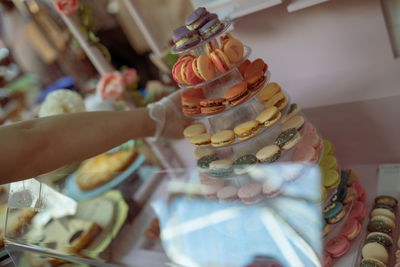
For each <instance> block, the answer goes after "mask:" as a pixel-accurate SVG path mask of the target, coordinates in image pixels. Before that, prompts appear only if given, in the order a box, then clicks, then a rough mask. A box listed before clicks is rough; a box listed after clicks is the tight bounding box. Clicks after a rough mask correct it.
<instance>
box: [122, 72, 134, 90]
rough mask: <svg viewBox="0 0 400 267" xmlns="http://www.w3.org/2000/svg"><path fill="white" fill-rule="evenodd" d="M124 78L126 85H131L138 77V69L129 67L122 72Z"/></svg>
mask: <svg viewBox="0 0 400 267" xmlns="http://www.w3.org/2000/svg"><path fill="white" fill-rule="evenodd" d="M122 78H123V80H124V84H125V86H129V85H131V84H133V83H135V82H136V81H137V79H138V75H137V72H136V69H134V68H130V69H127V70H126V71H124V72H123V73H122Z"/></svg>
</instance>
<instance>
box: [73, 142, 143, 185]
mask: <svg viewBox="0 0 400 267" xmlns="http://www.w3.org/2000/svg"><path fill="white" fill-rule="evenodd" d="M136 156H137V152H136V149H134V148H129V149H127V150H120V151H116V152H114V153H103V154H100V155H98V156H96V157H93V158H90V159H87V160H85V161H83V162H82V164H81V165H80V166H79V168H78V170H77V171H76V174H75V182H76V184H77V185H78V186H79V188H80V189H81V190H91V189H94V188H97V187H99V186H102V185H104V184H106V183H108V182H109V181H111V180H112V179H113V178H115V177H116V176H117V175H118V174H119V173H120V172H122V171H124V170H125V169H126V168H127V167H128V166H129V165H130V164H131V163H132V162H133V161H134V160H135V158H136Z"/></svg>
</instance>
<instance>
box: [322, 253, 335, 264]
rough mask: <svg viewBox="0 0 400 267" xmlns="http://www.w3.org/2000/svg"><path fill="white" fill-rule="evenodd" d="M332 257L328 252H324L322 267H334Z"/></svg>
mask: <svg viewBox="0 0 400 267" xmlns="http://www.w3.org/2000/svg"><path fill="white" fill-rule="evenodd" d="M332 262H333V260H332V257H331V255H329V253H328V252H326V251H324V255H323V257H322V266H323V267H331V266H332Z"/></svg>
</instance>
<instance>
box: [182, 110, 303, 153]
mask: <svg viewBox="0 0 400 267" xmlns="http://www.w3.org/2000/svg"><path fill="white" fill-rule="evenodd" d="M280 118H281V112H280V111H279V110H278V109H277V108H276V107H274V106H273V107H269V108H267V109H265V110H264V111H262V112H261V113H260V114H259V115H258V116H257V117H256V119H255V120H251V121H246V122H244V123H241V124H239V125H237V126H236V127H235V128H234V129H233V130H223V131H220V132H217V133H215V134H213V135H211V134H209V133H207V131H206V128H205V126H204V125H203V124H192V125H190V126H188V127H187V128H185V130H184V131H183V135H184V136H185V137H186V138H187V139H188V140H189V141H190V143H191V144H192V145H193V146H195V147H207V146H212V147H224V146H228V145H230V144H232V143H233V142H235V140H236V139H237V140H239V141H245V140H248V139H250V138H253V137H255V136H256V135H257V134H258V133H259V132H260V130H261V129H266V128H269V127H271V126H272V125H274V124H275V123H277V122H278V121H279V119H280ZM283 132H286V133H287V134H282V137H283V138H286V139H287V138H291V137H292V136H291V134H295V135H296V134H297V131H296V129H294V130H291V131H289V129H287V130H285V131H283ZM296 137H298V138H299V137H300V136H299V134H297V135H296ZM286 139H283V140H282V141H280V142H283V141H285V140H286ZM296 140H297V139H296ZM293 145H295V143H293ZM282 146H284V145H281V147H282ZM291 147H292V146H291V145H287V144H286V145H285V146H284V148H283V149H286V150H287V149H290V148H291Z"/></svg>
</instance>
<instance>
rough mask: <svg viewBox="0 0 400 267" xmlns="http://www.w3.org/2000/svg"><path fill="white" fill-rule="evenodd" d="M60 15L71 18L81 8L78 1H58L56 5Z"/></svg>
mask: <svg viewBox="0 0 400 267" xmlns="http://www.w3.org/2000/svg"><path fill="white" fill-rule="evenodd" d="M54 5H55V7H56V9H57V11H58V13H60V14H63V15H65V16H71V15H73V14H75V12H76V11H77V10H78V8H79V1H78V0H57V1H56V2H55V3H54Z"/></svg>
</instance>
